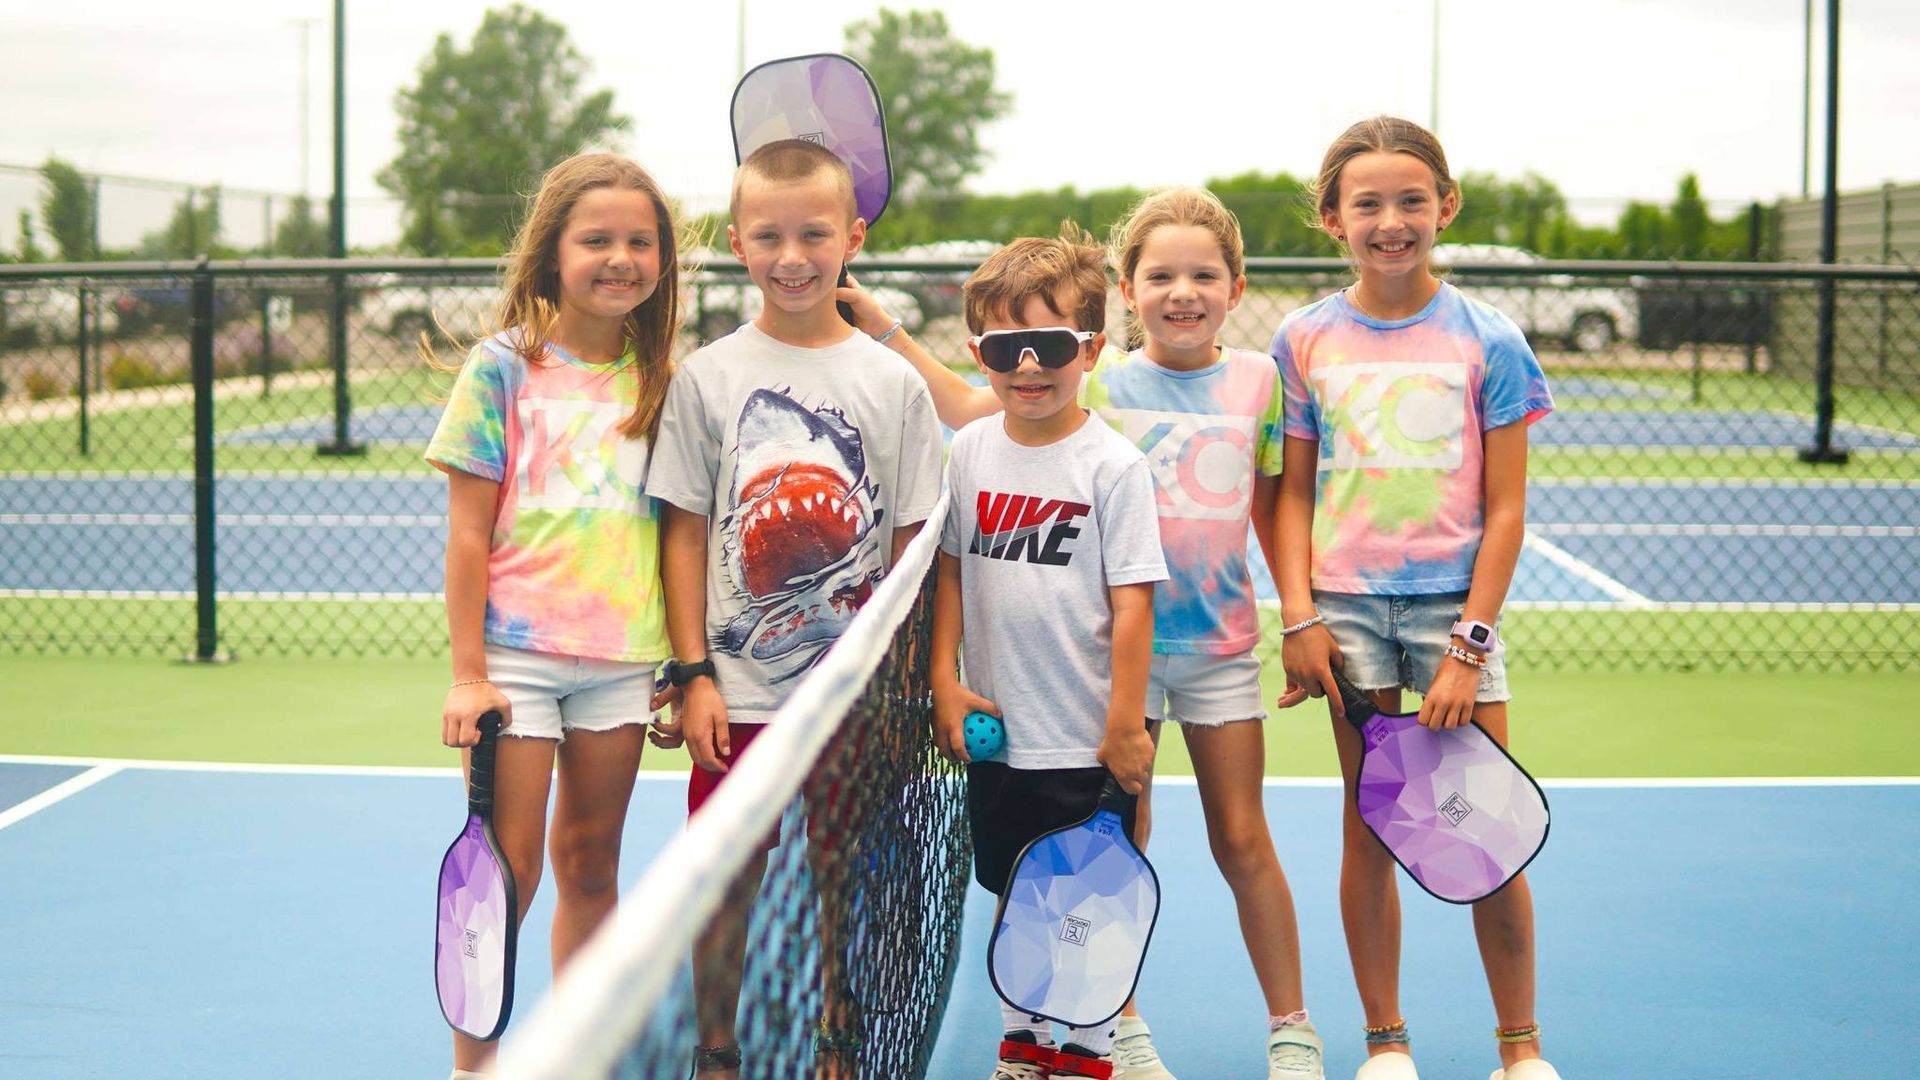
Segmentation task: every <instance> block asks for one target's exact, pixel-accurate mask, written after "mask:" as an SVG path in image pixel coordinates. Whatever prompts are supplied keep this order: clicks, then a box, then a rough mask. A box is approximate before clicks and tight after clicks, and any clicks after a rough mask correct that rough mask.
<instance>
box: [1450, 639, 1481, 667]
mask: <svg viewBox="0 0 1920 1080" xmlns="http://www.w3.org/2000/svg"><path fill="white" fill-rule="evenodd" d="M1447 655H1448V656H1451V657H1453V658H1454V659H1455V660H1458V661H1460V662H1461V663H1463V664H1465V665H1467V666H1468V667H1475V668H1483V667H1486V666H1487V658H1486V657H1484V656H1481V655H1480V654H1478V653H1474V652H1469V651H1467V650H1466V649H1463V648H1461V647H1460V646H1458V645H1448V646H1447Z"/></svg>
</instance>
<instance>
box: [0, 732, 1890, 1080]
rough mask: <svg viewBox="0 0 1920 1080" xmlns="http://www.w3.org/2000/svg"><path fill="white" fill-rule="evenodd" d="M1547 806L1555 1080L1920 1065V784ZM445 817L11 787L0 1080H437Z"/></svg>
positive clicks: (372, 791)
mask: <svg viewBox="0 0 1920 1080" xmlns="http://www.w3.org/2000/svg"><path fill="white" fill-rule="evenodd" d="M61 785H66V786H65V788H62V787H61ZM82 785H86V786H82ZM682 785H683V780H682V778H681V777H679V776H677V775H673V774H652V776H651V777H650V778H649V779H648V780H647V781H646V782H643V783H642V784H641V785H640V786H639V789H638V791H637V792H636V794H635V798H634V805H633V809H632V811H631V813H630V815H629V821H628V837H629V840H628V844H627V855H626V867H627V869H626V872H625V875H624V876H625V877H626V878H627V880H628V881H629V882H631V881H632V880H633V879H634V878H635V877H637V874H638V870H639V868H641V867H643V866H644V865H645V864H646V862H647V861H648V859H649V858H650V857H651V856H652V855H653V854H654V852H655V851H657V850H658V848H659V847H660V846H661V845H662V844H663V843H664V841H665V840H666V839H667V837H668V836H669V835H670V834H671V832H672V831H674V830H676V829H677V828H678V827H679V823H680V822H681V820H682V817H683V811H682V809H681V808H682V807H683V806H684V802H683V801H682V800H683V786H682ZM1547 787H1548V793H1549V797H1550V798H1551V799H1552V800H1553V807H1554V817H1555V821H1554V829H1553V835H1552V839H1551V840H1550V841H1549V843H1548V846H1547V848H1546V850H1545V852H1544V853H1543V854H1542V855H1541V857H1540V859H1539V860H1538V862H1536V863H1535V865H1534V867H1533V869H1532V870H1531V871H1530V877H1531V879H1532V880H1533V884H1534V889H1535V898H1536V905H1537V908H1538V913H1539V927H1540V935H1539V936H1540V942H1541V946H1540V1002H1541V1004H1540V1016H1541V1021H1542V1023H1543V1024H1544V1025H1545V1028H1546V1037H1547V1039H1548V1045H1549V1047H1550V1050H1551V1053H1552V1055H1553V1057H1554V1058H1555V1059H1556V1060H1557V1061H1558V1063H1559V1064H1560V1065H1561V1067H1562V1069H1563V1070H1565V1071H1566V1072H1567V1075H1569V1076H1590V1077H1609V1078H1616V1077H1662V1078H1671V1080H1692V1078H1698V1080H1708V1078H1712V1080H1728V1078H1759V1077H1779V1076H1785V1075H1813V1074H1817V1075H1822V1076H1876V1077H1891V1076H1895V1075H1911V1074H1912V1073H1913V1071H1914V1070H1915V1068H1916V1067H1920V1034H1916V1033H1915V1031H1914V1030H1913V1029H1912V1028H1911V1025H1903V1024H1898V1023H1895V1024H1886V1023H1882V1022H1880V1021H1881V1019H1882V1018H1885V1017H1889V1016H1902V1015H1905V1014H1907V1013H1909V1012H1911V1011H1912V1010H1913V1006H1914V1005H1915V1004H1916V1003H1920V1002H1917V1001H1916V998H1915V994H1914V991H1913V990H1912V988H1911V983H1912V979H1911V971H1910V970H1909V969H1910V967H1911V964H1912V959H1913V957H1914V956H1916V955H1920V923H1917V922H1916V921H1915V920H1914V919H1913V918H1912V915H1911V910H1910V907H1911V897H1912V895H1913V893H1914V890H1915V889H1916V888H1917V887H1920V851H1917V850H1916V849H1915V847H1914V845H1913V844H1912V843H1911V842H1910V840H1909V839H1903V837H1908V835H1909V833H1910V832H1911V828H1910V826H1909V824H1908V822H1910V821H1911V820H1912V818H1913V816H1914V815H1915V814H1916V813H1917V812H1920V786H1915V785H1914V784H1913V783H1912V782H1911V781H1901V782H1898V783H1892V784H1868V783H1857V782H1849V781H1838V782H1834V783H1832V784H1821V785H1819V786H1810V785H1798V784H1792V783H1785V782H1771V783H1760V784H1757V785H1756V786H1706V785H1704V784H1699V785H1696V784H1692V783H1690V782H1685V781H1680V782H1644V783H1642V782H1634V781H1621V782H1600V781H1593V782H1586V783H1563V784H1553V783H1551V782H1550V783H1549V784H1548V785H1547ZM63 794H64V796H65V797H63V798H53V796H60V795H63ZM1156 798H1157V800H1158V801H1157V812H1156V819H1155V822H1156V823H1155V841H1154V845H1153V848H1152V849H1151V851H1150V854H1152V855H1153V857H1154V859H1155V861H1156V863H1157V864H1158V867H1159V871H1160V877H1161V881H1162V883H1163V888H1164V900H1163V909H1162V914H1161V919H1160V923H1159V928H1158V929H1157V931H1156V934H1155V939H1154V945H1153V950H1152V953H1151V955H1150V957H1149V960H1148V965H1147V970H1146V973H1145V976H1144V978H1143V980H1142V983H1141V991H1140V1000H1141V1003H1142V1008H1143V1010H1144V1011H1145V1013H1146V1015H1147V1016H1148V1018H1149V1020H1150V1021H1151V1022H1152V1023H1153V1026H1154V1030H1155V1033H1156V1038H1157V1041H1158V1042H1159V1044H1160V1046H1161V1048H1162V1050H1163V1052H1164V1053H1165V1054H1166V1056H1167V1058H1168V1060H1169V1062H1170V1064H1171V1065H1172V1066H1173V1068H1174V1069H1175V1070H1176V1071H1178V1072H1179V1073H1180V1075H1182V1076H1189V1077H1227V1076H1239V1075H1258V1073H1259V1068H1260V1062H1261V1058H1260V1041H1259V1035H1260V1028H1261V1021H1262V1012H1261V1006H1260V1000H1259V996H1258V993H1257V990H1256V988H1255V984H1254V981H1253V976H1252V973H1251V971H1250V969H1249V968H1248V966H1247V963H1246V960H1245V957H1244V954H1243V953H1242V952H1241V946H1240V944H1239V941H1238V931H1237V929H1236V927H1235V925H1234V921H1233V917H1232V907H1231V902H1230V899H1229V897H1228V894H1227V892H1226V888H1225V886H1224V884H1223V883H1222V882H1221V880H1220V879H1219V876H1218V874H1217V873H1216V872H1215V871H1214V869H1213V867H1212V866H1211V865H1210V862H1209V859H1208V856H1207V854H1206V845H1205V844H1204V843H1203V842H1202V841H1201V839H1200V838H1201V837H1202V836H1203V835H1204V834H1203V830H1202V826H1201V823H1200V817H1199V807H1198V800H1197V797H1196V793H1195V791H1194V789H1193V788H1192V787H1191V786H1189V785H1182V784H1179V783H1177V782H1165V783H1163V784H1162V786H1161V787H1160V789H1159V792H1158V794H1157V796H1156ZM36 799H37V800H38V801H35V800H36ZM1338 799H1339V793H1338V791H1337V790H1336V789H1334V788H1332V787H1330V786H1326V785H1323V784H1319V783H1318V782H1312V781H1306V782H1285V781H1277V782H1274V783H1273V785H1272V786H1270V787H1269V789H1268V791H1267V810H1268V816H1269V818H1270V820H1271V822H1272V824H1273V828H1274V834H1275V838H1276V842H1277V845H1278V847H1279V849H1280V853H1281V857H1282V860H1283V862H1284V864H1285V865H1286V867H1287V869H1288V873H1289V876H1290V877H1291V879H1292V884H1293V888H1294V892H1295V896H1296V901H1297V904H1298V907H1299V912H1300V924H1301V927H1302V936H1303V957H1304V967H1305V973H1306V980H1307V988H1308V1002H1309V1006H1310V1008H1311V1009H1312V1010H1313V1013H1314V1016H1315V1021H1316V1023H1317V1024H1318V1026H1319V1027H1320V1029H1321V1031H1322V1032H1324V1033H1326V1034H1328V1035H1329V1036H1330V1037H1331V1038H1330V1046H1329V1060H1328V1066H1329V1068H1328V1075H1329V1076H1343V1075H1351V1072H1352V1070H1353V1069H1354V1068H1355V1067H1357V1065H1358V1064H1359V1060H1360V1055H1361V1053H1362V1051H1361V1048H1360V1039H1359V1025H1360V1023H1361V1018H1360V1012H1359V1005H1358V1002H1357V1000H1356V998H1355V996H1354V991H1353V986H1352V980H1351V977H1350V974H1349V971H1348V968H1347V961H1346V952H1345V945H1344V942H1343V939H1342V936H1341V932H1340V924H1339V919H1338V914H1337V910H1336V899H1335V897H1336V881H1337V875H1338V848H1337V842H1338V841H1337V838H1338V825H1337V814H1338V810H1339V807H1338ZM463 806H464V802H463V797H462V791H461V787H460V784H459V782H458V780H457V778H456V777H455V775H454V774H453V773H452V772H450V771H448V772H440V771H431V770H412V771H409V770H318V769H271V770H268V769H250V768H247V767H233V766H172V767H149V766H142V765H139V764H134V763H127V764H126V766H125V767H122V766H121V765H119V764H114V763H106V764H102V763H95V762H48V761H34V760H29V759H17V758H16V759H4V760H0V881H4V882H6V887H4V888H0V926H5V927H6V928H7V931H8V933H7V937H8V947H7V948H6V949H4V950H0V985H4V986H6V987H7V998H8V1007H7V1008H5V1009H0V1074H4V1075H8V1076H21V1077H34V1078H44V1080H66V1078H78V1077H96V1076H143V1077H183V1078H184V1077H206V1076H239V1075H262V1076H266V1075H270V1076H276V1077H288V1078H298V1077H309V1076H310V1077H316V1078H319V1077H328V1078H331V1077H338V1076H381V1077H385V1076H395V1077H397V1076H435V1075H444V1073H445V1070H446V1067H447V1065H446V1060H447V1059H446V1053H447V1045H446V1044H447V1040H446V1037H445V1029H444V1026H443V1025H442V1022H441V1020H440V1016H439V1012H438V1009H437V1007H436V1005H435V1001H434V996H433V988H432V979H431V972H430V959H431V952H432V949H431V944H430V934H431V923H432V908H431V905H432V892H433V887H434V873H435V868H436V867H437V866H438V864H439V858H440V854H441V851H442V850H443V849H444V846H445V844H446V842H447V840H448V839H449V838H450V837H451V835H452V832H453V830H454V828H455V827H456V826H457V824H458V822H459V819H460V817H461V816H462V813H463ZM1401 893H1402V898H1403V901H1402V902H1403V904H1404V909H1405V915H1406V946H1405V960H1404V969H1405V978H1404V1004H1405V1008H1406V1013H1407V1015H1408V1018H1409V1020H1410V1022H1411V1024H1412V1028H1413V1031H1414V1033H1415V1037H1416V1039H1417V1048H1418V1050H1419V1053H1420V1060H1421V1064H1422V1066H1423V1069H1424V1070H1426V1072H1425V1074H1426V1075H1432V1076H1435V1077H1476V1078H1477V1077H1479V1076H1484V1075H1485V1074H1486V1071H1487V1070H1488V1069H1490V1068H1491V1055H1492V1049H1491V1045H1492V1040H1491V1039H1490V1038H1489V1037H1488V1032H1489V1029H1490V1028H1491V1027H1492V1025H1493V1015H1492V1010H1491V1006H1490V1005H1489V1004H1488V1002H1487V998H1486V991H1485V987H1484V982H1483V980H1482V978H1481V975H1480V970H1479V963H1478V957H1477V954H1476V953H1475V951H1474V946H1473V939H1472V934H1471V930H1470V926H1469V919H1468V914H1467V912H1466V911H1465V910H1463V909H1459V908H1454V907H1452V906H1450V905H1445V904H1441V903H1439V902H1437V901H1433V900H1430V899H1428V898H1427V897H1425V896H1424V895H1423V894H1421V893H1419V892H1418V890H1416V889H1413V888H1411V887H1403V888H1402V890H1401ZM550 895H551V894H550V890H543V891H542V893H541V900H540V901H539V902H537V903H536V905H535V907H534V910H533V914H532V915H531V916H530V920H529V923H528V925H527V926H526V927H525V929H524V930H523V933H522V936H521V940H522V943H523V944H522V953H521V956H522V961H521V964H520V973H521V982H520V991H519V993H520V994H521V995H522V997H521V1000H522V1001H523V1002H525V1003H526V1004H523V1005H522V1007H521V1010H520V1012H521V1015H524V1013H525V1010H526V1009H528V1008H530V1006H531V1002H532V1001H533V1000H535V999H536V998H537V997H539V996H540V995H541V994H543V993H544V990H545V987H546V984H547V981H548V979H547V972H546V967H547V960H546V956H547V952H546V931H547V925H548V922H549V920H550V918H551V914H550V913H551V900H550ZM988 899H989V898H988V897H987V894H985V893H984V892H981V891H979V890H978V889H975V890H974V891H973V892H972V893H971V896H970V900H969V907H968V912H967V917H966V938H965V941H964V944H963V946H962V961H961V967H960V970H959V975H958V977H957V980H956V985H955V987H954V992H953V996H952V1000H951V1003H950V1005H949V1008H948V1011H947V1019H946V1024H945V1027H944V1028H943V1029H942V1033H941V1037H940V1042H939V1046H938V1048H937V1050H936V1054H935V1058H934V1062H933V1068H932V1070H931V1072H930V1073H929V1075H931V1076H935V1077H943V1078H944V1077H975V1076H984V1075H985V1074H986V1073H987V1072H988V1071H989V1070H990V1069H991V1063H990V1062H991V1054H992V1049H993V1045H994V1040H995V1039H996V1038H997V1024H998V1011H997V1005H996V1002H995V999H994V997H993V993H992V990H991V988H990V987H989V986H988V984H987V980H986V972H985V937H986V930H987V927H986V921H987V920H988V918H989V917H990V915H991V907H990V905H989V903H988V902H987V901H988ZM664 962H678V960H677V958H669V959H667V960H666V961H664ZM1788 1015H1790V1016H1791V1022H1787V1021H1786V1020H1784V1019H1783V1017H1785V1016H1788ZM1687 1032H1693V1033H1702V1034H1703V1035H1704V1036H1710V1037H1698V1038H1692V1037H1683V1035H1682V1033H1687ZM1714 1033H1718V1034H1714ZM1808 1070H1812V1072H1811V1073H1809V1071H1808Z"/></svg>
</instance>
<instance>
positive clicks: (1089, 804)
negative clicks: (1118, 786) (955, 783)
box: [967, 761, 1138, 896]
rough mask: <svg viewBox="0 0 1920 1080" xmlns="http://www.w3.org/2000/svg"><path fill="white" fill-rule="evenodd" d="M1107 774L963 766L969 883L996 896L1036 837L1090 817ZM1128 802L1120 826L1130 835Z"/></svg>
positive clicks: (1100, 771)
mask: <svg viewBox="0 0 1920 1080" xmlns="http://www.w3.org/2000/svg"><path fill="white" fill-rule="evenodd" d="M1106 780H1107V770H1106V769H1105V768H1103V767H1101V766H1099V765H1095V766H1093V767H1092V768H1087V769H1015V768H1012V767H1010V766H1009V765H1007V764H1006V763H1005V762H1000V761H977V762H974V763H973V764H971V765H968V766H967V814H968V817H969V818H971V819H972V823H973V879H974V880H975V881H978V882H979V883H980V887H981V888H983V889H985V890H987V891H988V892H990V893H993V894H994V895H995V896H998V895H1000V893H1001V892H1003V891H1004V890H1005V889H1006V887H1007V880H1008V879H1009V878H1011V877H1012V876H1013V861H1014V860H1015V859H1017V858H1019V857H1020V850H1021V849H1022V848H1024V847H1026V846H1027V845H1028V844H1030V843H1032V842H1033V841H1034V840H1035V839H1036V838H1038V837H1040V836H1042V835H1044V834H1046V833H1049V832H1052V831H1053V830H1055V829H1058V828H1063V827H1065V826H1067V825H1072V824H1074V823H1075V822H1078V821H1080V820H1082V819H1084V818H1086V817H1087V816H1088V815H1089V814H1092V813H1093V809H1094V807H1095V806H1097V805H1099V803H1100V788H1101V786H1102V785H1104V784H1105V783H1106ZM1137 805H1138V800H1136V799H1131V798H1130V799H1128V800H1127V806H1126V810H1125V811H1124V812H1123V813H1122V814H1121V821H1122V823H1123V825H1124V826H1125V828H1126V830H1127V835H1128V836H1132V835H1133V820H1134V808H1135V807H1136V806H1137Z"/></svg>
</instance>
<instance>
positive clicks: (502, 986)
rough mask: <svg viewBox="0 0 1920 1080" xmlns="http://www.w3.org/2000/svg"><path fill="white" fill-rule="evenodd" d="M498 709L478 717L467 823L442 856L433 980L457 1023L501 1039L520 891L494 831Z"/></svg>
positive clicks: (509, 1006)
mask: <svg viewBox="0 0 1920 1080" xmlns="http://www.w3.org/2000/svg"><path fill="white" fill-rule="evenodd" d="M499 737H500V714H499V713H497V712H489V713H487V714H486V715H484V716H482V717H481V718H480V742H479V745H477V746H475V747H474V748H473V754H472V758H471V761H470V763H469V765H468V767H467V823H466V825H465V826H463V827H462V828H461V830H460V835H459V836H456V837H454V840H453V843H452V844H451V845H450V846H449V847H448V848H447V854H446V856H445V857H443V858H442V859H441V860H440V902H439V909H440V910H439V920H438V926H437V927H436V932H435V936H434V942H433V982H434V987H435V988H436V989H437V990H438V991H439V993H440V1013H441V1015H442V1016H445V1017H446V1018H447V1023H448V1025H450V1026H451V1027H452V1028H453V1029H454V1030H455V1031H458V1032H460V1033H461V1034H463V1035H466V1036H469V1037H471V1038H475V1039H480V1040H482V1041H487V1040H491V1039H497V1038H499V1037H500V1033H501V1032H502V1031H505V1030H506V1027H507V1016H508V1015H509V1014H510V1013H512V1011H513V954H514V947H515V943H516V941H517V939H518V936H519V929H520V926H519V923H520V919H519V910H520V909H519V898H518V896H517V895H516V894H515V892H514V887H513V870H512V868H511V867H509V866H508V865H507V858H506V856H505V855H504V854H502V853H501V851H500V841H499V840H498V839H496V838H495V837H494V835H493V761H494V750H495V748H496V747H497V746H498V745H499Z"/></svg>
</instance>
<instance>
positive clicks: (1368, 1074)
mask: <svg viewBox="0 0 1920 1080" xmlns="http://www.w3.org/2000/svg"><path fill="white" fill-rule="evenodd" d="M1353 1080H1420V1073H1419V1072H1418V1071H1417V1070H1416V1069H1414V1067H1413V1055H1412V1054H1409V1053H1406V1052H1404V1051H1401V1050H1389V1051H1387V1052H1386V1053H1384V1054H1375V1055H1373V1056H1372V1057H1370V1058H1368V1059H1367V1060H1366V1063H1365V1064H1364V1065H1361V1066H1360V1071H1359V1072H1357V1073H1354V1074H1353Z"/></svg>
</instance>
